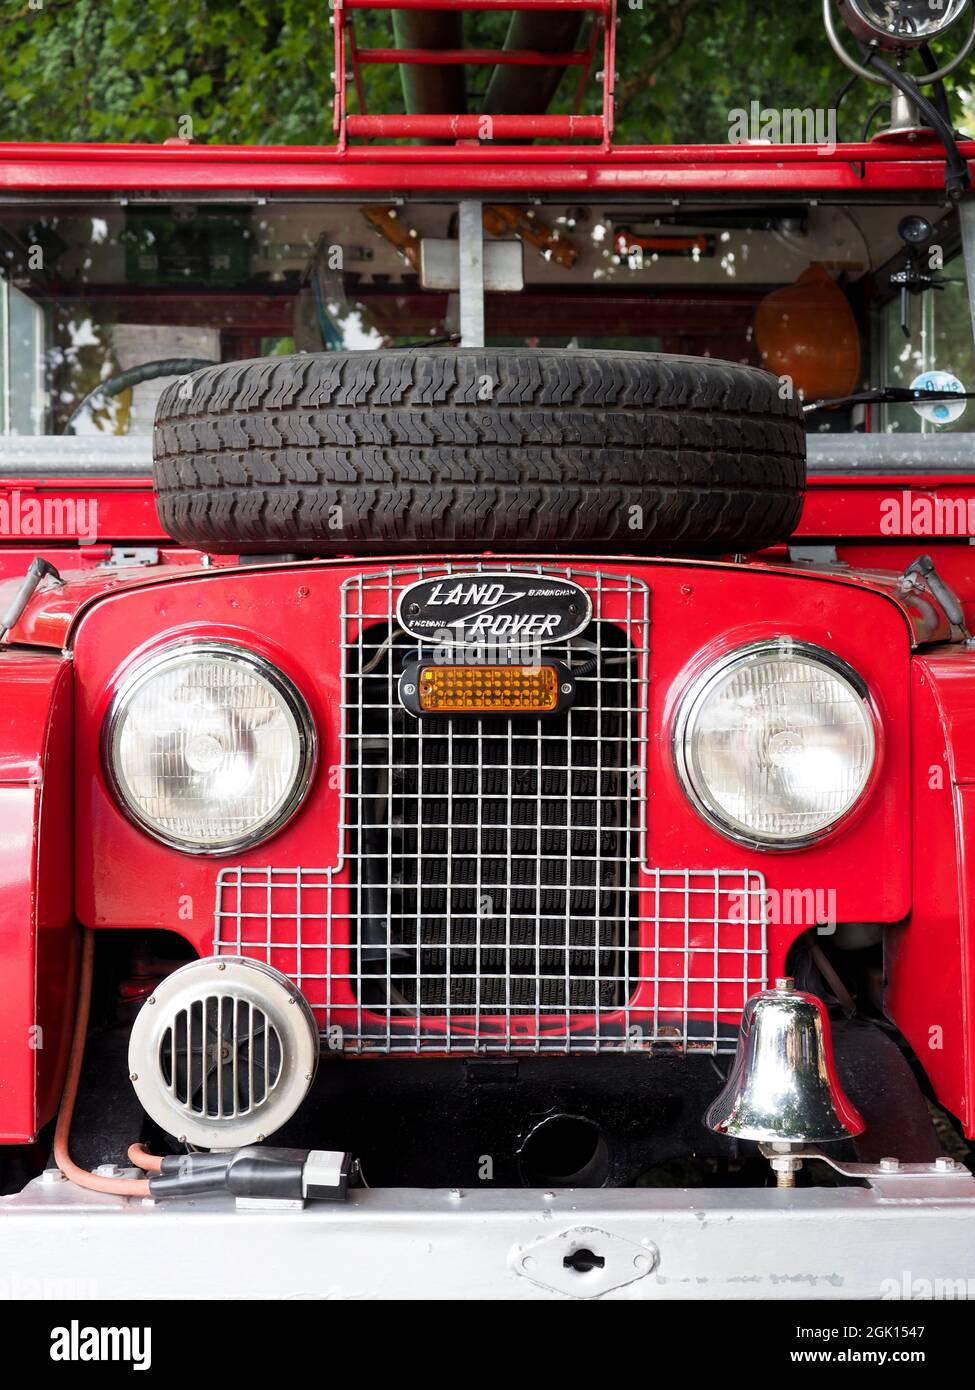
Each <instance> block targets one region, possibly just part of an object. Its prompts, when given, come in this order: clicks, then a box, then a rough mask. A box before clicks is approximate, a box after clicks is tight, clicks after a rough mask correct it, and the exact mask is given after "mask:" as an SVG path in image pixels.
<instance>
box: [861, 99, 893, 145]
mask: <svg viewBox="0 0 975 1390" xmlns="http://www.w3.org/2000/svg"><path fill="white" fill-rule="evenodd" d="M889 106H890V103H889V102H886V101H878V102H877V105H876V106H874V107H873V108H872V109H871V111H870V115H869V116H868V117H867V119H866V120H865V121H864V123H863V133H862V134H861V136H860V143H861V144H862V145H865V144H866V143H867V140H868V138H869V136H870V127H871V126H872V125H873V123H874V121H875V120H876V119H877V117H878V116H879V115H880V113H881V111H886V110H888V109H889Z"/></svg>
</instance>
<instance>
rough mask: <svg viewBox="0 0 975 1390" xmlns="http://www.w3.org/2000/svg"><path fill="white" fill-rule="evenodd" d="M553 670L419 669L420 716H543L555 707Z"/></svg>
mask: <svg viewBox="0 0 975 1390" xmlns="http://www.w3.org/2000/svg"><path fill="white" fill-rule="evenodd" d="M559 679H560V677H559V672H558V669H557V668H556V667H555V666H421V667H420V670H419V673H418V679H417V695H418V703H419V707H420V709H421V710H422V711H423V712H424V714H522V713H523V714H547V713H550V712H551V711H552V710H555V709H558V706H559Z"/></svg>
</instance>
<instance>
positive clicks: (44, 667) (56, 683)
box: [0, 652, 76, 1143]
mask: <svg viewBox="0 0 975 1390" xmlns="http://www.w3.org/2000/svg"><path fill="white" fill-rule="evenodd" d="M70 678H71V663H70V661H68V660H65V659H64V658H62V657H60V656H54V655H51V654H48V653H27V652H4V653H3V654H2V655H0V712H2V714H0V733H2V738H0V1057H2V1058H3V1065H2V1066H0V1143H30V1142H32V1141H33V1139H34V1138H35V1137H36V1134H37V1131H38V1129H39V1128H40V1127H41V1125H43V1124H44V1123H45V1122H46V1121H47V1120H48V1119H50V1117H51V1115H52V1113H53V1109H54V1104H55V1099H56V1096H57V1093H58V1089H59V1086H60V1082H61V1077H62V1074H63V1068H64V1064H65V1061H66V1056H67V1054H66V1050H65V1045H66V1040H67V1024H68V1021H69V1016H70V1010H71V1007H72V1002H73V1001H72V998H71V984H72V962H73V958H74V946H75V942H74V938H75V934H76V933H75V929H74V924H73V917H72V878H73V873H72V824H71V798H70V794H69V793H70V779H71V775H72V759H71V713H72V711H71V679H70Z"/></svg>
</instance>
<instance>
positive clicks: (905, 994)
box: [885, 649, 975, 1138]
mask: <svg viewBox="0 0 975 1390" xmlns="http://www.w3.org/2000/svg"><path fill="white" fill-rule="evenodd" d="M912 704H913V710H912V744H913V750H912V762H913V778H912V781H913V792H912V801H913V812H912V823H913V828H912V834H911V841H912V845H911V860H912V866H913V867H912V880H913V882H912V890H911V893H912V900H913V902H912V912H911V916H910V919H909V920H908V921H905V922H904V923H903V924H901V925H899V926H897V927H893V928H890V929H888V931H887V936H886V943H885V945H886V951H885V955H886V962H885V975H886V978H887V988H886V996H885V1007H886V1009H887V1011H888V1013H889V1015H890V1017H891V1018H892V1019H893V1020H894V1021H895V1022H896V1023H897V1025H898V1027H899V1028H900V1030H901V1032H902V1033H903V1034H904V1036H905V1037H906V1038H907V1040H908V1042H909V1043H910V1044H911V1046H912V1047H913V1049H914V1051H915V1052H916V1054H917V1057H918V1060H919V1061H920V1063H921V1065H922V1066H923V1067H924V1070H925V1072H926V1073H927V1075H928V1077H929V1079H930V1081H931V1083H932V1085H933V1086H934V1089H935V1091H936V1093H937V1095H938V1097H939V1099H940V1100H941V1101H942V1103H943V1104H944V1105H945V1106H947V1108H948V1109H949V1110H950V1111H951V1112H952V1113H953V1114H955V1115H957V1116H958V1117H959V1119H960V1120H961V1121H962V1123H963V1124H964V1126H965V1132H966V1134H967V1135H968V1136H969V1138H972V1137H975V992H973V991H975V783H973V773H975V759H973V755H972V753H971V751H970V750H971V748H972V747H973V744H975V653H972V652H966V651H963V650H961V649H955V650H953V651H951V652H948V653H945V654H944V655H937V656H923V657H917V658H915V660H914V663H913V693H912Z"/></svg>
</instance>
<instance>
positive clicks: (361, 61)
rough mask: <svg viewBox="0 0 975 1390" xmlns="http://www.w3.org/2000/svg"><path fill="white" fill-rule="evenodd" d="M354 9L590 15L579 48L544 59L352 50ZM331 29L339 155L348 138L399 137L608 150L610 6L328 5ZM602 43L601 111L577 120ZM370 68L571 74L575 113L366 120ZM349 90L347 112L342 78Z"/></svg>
mask: <svg viewBox="0 0 975 1390" xmlns="http://www.w3.org/2000/svg"><path fill="white" fill-rule="evenodd" d="M356 10H373V11H375V10H454V11H456V10H498V11H504V10H509V11H510V10H555V11H567V10H575V11H579V10H582V11H588V12H589V13H591V14H592V17H593V20H592V24H591V25H590V26H589V36H588V40H587V43H586V46H585V47H584V48H580V49H578V50H574V51H573V52H570V53H543V52H537V51H535V50H530V49H492V48H445V49H439V48H359V47H358V45H357V43H356V35H355V29H354V25H353V15H354V12H355V11H356ZM332 24H333V25H334V28H335V105H334V118H333V125H334V129H335V131H336V134H337V136H338V145H339V149H345V148H346V145H347V143H348V140H349V139H350V138H351V137H353V136H365V137H367V138H373V137H376V136H380V137H385V138H386V139H399V138H402V137H407V138H409V137H413V138H417V137H419V138H423V139H427V140H445V139H446V140H457V141H470V140H473V141H477V142H478V143H480V142H488V143H490V142H494V143H503V142H504V141H506V140H526V139H536V138H542V139H548V140H556V141H557V140H566V139H572V138H578V137H583V138H586V139H590V140H598V141H599V142H600V143H601V145H602V147H603V148H604V149H608V148H609V144H610V141H611V139H612V134H613V89H614V84H615V75H616V74H615V66H616V0H333V18H332ZM600 40H601V41H602V52H603V64H602V72H601V73H600V74H598V76H599V77H600V79H601V86H602V110H601V112H600V114H599V115H597V116H584V115H580V114H579V113H580V110H581V107H582V103H583V99H584V97H585V91H586V84H587V81H588V78H589V73H590V70H591V68H592V64H593V61H594V59H595V56H596V51H597V48H598V46H599V43H600ZM369 63H397V64H399V63H420V64H460V63H463V64H473V65H477V66H492V67H493V66H494V65H495V64H505V65H508V66H518V67H548V68H552V67H565V68H578V69H579V80H578V83H577V85H576V95H575V112H574V114H572V115H562V116H548V115H524V116H519V115H503V116H501V115H499V116H492V115H488V114H481V115H478V114H466V113H463V112H457V113H455V114H438V115H418V114H396V115H381V114H373V113H370V112H368V111H367V110H366V99H365V91H364V88H363V83H362V72H361V69H362V67H363V66H364V65H366V64H369ZM350 75H351V78H352V81H353V83H354V85H355V89H356V94H357V96H358V103H359V111H358V113H352V114H350V113H349V112H348V110H347V107H346V89H347V83H348V80H349V76H350Z"/></svg>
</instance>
